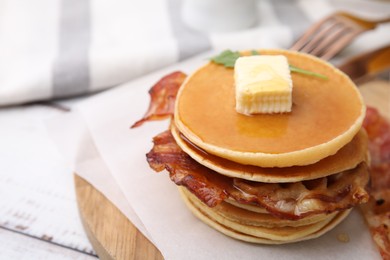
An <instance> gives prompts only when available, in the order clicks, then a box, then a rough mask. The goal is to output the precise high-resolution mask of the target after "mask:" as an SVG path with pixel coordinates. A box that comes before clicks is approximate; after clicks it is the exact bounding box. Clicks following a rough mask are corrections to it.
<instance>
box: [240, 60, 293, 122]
mask: <svg viewBox="0 0 390 260" xmlns="http://www.w3.org/2000/svg"><path fill="white" fill-rule="evenodd" d="M234 79H235V85H236V111H237V112H238V113H241V114H245V115H251V114H258V113H283V112H291V107H292V80H291V75H290V68H289V65H288V61H287V58H286V57H285V56H283V55H256V56H245V57H240V58H238V59H237V61H236V63H235V66H234Z"/></svg>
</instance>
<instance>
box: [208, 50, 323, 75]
mask: <svg viewBox="0 0 390 260" xmlns="http://www.w3.org/2000/svg"><path fill="white" fill-rule="evenodd" d="M251 54H252V55H260V53H259V52H258V51H256V50H252V51H251ZM240 56H241V55H240V53H239V52H238V51H231V50H225V51H223V52H221V53H220V54H218V55H217V56H214V57H212V58H211V61H213V62H215V63H217V64H221V65H224V66H225V67H227V68H234V65H235V64H236V60H237V59H238V58H240ZM289 67H290V71H291V72H295V73H301V74H304V75H308V76H312V77H317V78H320V79H325V80H327V79H328V77H327V76H325V75H322V74H320V73H316V72H312V71H309V70H304V69H301V68H298V67H295V66H294V65H291V64H290V65H289Z"/></svg>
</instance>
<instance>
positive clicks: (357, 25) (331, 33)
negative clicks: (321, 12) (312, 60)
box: [290, 12, 390, 60]
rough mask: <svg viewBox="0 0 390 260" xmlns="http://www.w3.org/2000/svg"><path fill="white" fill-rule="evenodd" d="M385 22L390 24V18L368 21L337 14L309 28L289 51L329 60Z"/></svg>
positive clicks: (349, 15)
mask: <svg viewBox="0 0 390 260" xmlns="http://www.w3.org/2000/svg"><path fill="white" fill-rule="evenodd" d="M386 22H390V17H387V18H384V19H381V20H376V21H369V20H364V19H362V18H359V17H356V16H354V15H352V14H349V13H346V12H338V13H335V14H332V15H330V16H328V17H325V18H324V19H322V20H320V21H319V22H317V23H315V24H314V25H313V26H311V27H310V28H309V29H308V30H307V31H306V32H305V33H304V34H303V35H302V36H301V37H300V38H299V39H298V40H297V41H296V42H295V43H294V45H293V46H292V47H291V48H290V49H291V50H295V51H300V52H306V53H310V54H312V55H314V56H317V57H320V58H322V59H324V60H329V59H331V58H332V57H333V56H335V55H336V54H337V53H338V52H340V51H341V50H342V49H343V48H344V47H345V46H347V45H348V43H350V42H351V41H352V40H353V39H354V38H356V36H358V35H359V34H361V33H363V32H365V31H368V30H372V29H374V28H375V27H376V26H377V25H378V24H380V23H386Z"/></svg>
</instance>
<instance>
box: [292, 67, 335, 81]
mask: <svg viewBox="0 0 390 260" xmlns="http://www.w3.org/2000/svg"><path fill="white" fill-rule="evenodd" d="M289 66H290V71H291V72H296V73H301V74H305V75H308V76H313V77H317V78H320V79H326V80H327V79H328V77H327V76H325V75H322V74H320V73H316V72H312V71H309V70H304V69H301V68H298V67H295V66H294V65H291V64H290V65H289Z"/></svg>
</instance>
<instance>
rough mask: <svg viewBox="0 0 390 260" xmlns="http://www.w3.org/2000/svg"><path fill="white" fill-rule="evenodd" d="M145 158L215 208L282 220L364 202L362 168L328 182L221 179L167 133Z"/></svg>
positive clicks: (222, 176)
mask: <svg viewBox="0 0 390 260" xmlns="http://www.w3.org/2000/svg"><path fill="white" fill-rule="evenodd" d="M153 142H154V147H153V149H152V150H151V151H150V152H149V153H148V154H147V155H146V157H147V160H148V163H149V165H150V167H151V168H152V169H154V170H155V171H162V170H163V169H166V170H168V172H169V173H170V178H171V180H172V181H173V182H174V183H176V184H177V185H182V186H185V187H186V188H187V189H188V190H190V191H191V192H192V193H193V194H195V195H196V196H197V197H198V198H199V199H200V200H202V201H203V202H204V203H206V204H207V205H208V206H210V207H214V206H216V205H218V204H219V203H221V202H222V201H223V200H225V199H227V198H232V199H234V200H236V201H238V202H240V203H244V204H253V205H258V206H261V207H264V208H265V209H267V210H268V212H270V214H272V215H274V216H276V217H279V218H285V219H291V220H294V219H301V218H304V217H306V216H309V215H313V214H320V213H330V212H333V211H336V210H344V209H347V208H350V207H352V206H354V205H356V204H359V203H362V202H366V201H367V200H368V195H367V192H366V191H365V190H364V187H365V185H366V184H367V182H368V172H367V170H366V169H365V164H364V163H362V164H361V165H359V166H358V167H359V169H358V170H356V171H353V170H350V171H345V172H342V173H339V174H336V175H333V176H330V177H327V178H320V179H316V180H312V181H304V182H297V183H288V184H273V183H260V182H252V181H246V180H241V179H239V178H231V177H227V176H224V175H221V174H219V173H217V172H215V171H213V170H211V169H209V168H206V167H205V166H203V165H201V164H199V163H198V162H196V161H195V160H193V159H192V158H191V157H190V156H189V155H187V154H186V153H185V152H184V151H183V150H181V148H180V147H179V146H178V145H177V144H176V142H175V140H174V138H173V136H172V134H171V133H170V131H165V132H163V133H161V134H159V135H158V136H156V137H155V138H154V139H153Z"/></svg>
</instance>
